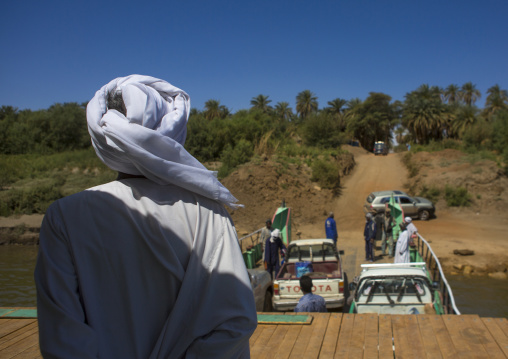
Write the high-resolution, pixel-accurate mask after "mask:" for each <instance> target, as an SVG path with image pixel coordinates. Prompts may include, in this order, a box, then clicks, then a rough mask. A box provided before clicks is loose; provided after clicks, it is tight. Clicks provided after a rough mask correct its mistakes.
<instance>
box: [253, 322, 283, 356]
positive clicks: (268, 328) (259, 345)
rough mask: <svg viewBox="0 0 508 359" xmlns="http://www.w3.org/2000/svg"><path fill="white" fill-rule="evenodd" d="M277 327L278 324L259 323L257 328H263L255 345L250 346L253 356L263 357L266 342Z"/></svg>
mask: <svg viewBox="0 0 508 359" xmlns="http://www.w3.org/2000/svg"><path fill="white" fill-rule="evenodd" d="M260 327H261V328H260ZM276 328H277V325H258V328H257V329H256V330H258V329H261V330H262V331H261V333H260V334H259V336H258V338H257V339H256V341H255V342H254V345H252V346H251V348H250V353H251V356H252V358H263V357H262V353H263V350H264V349H265V346H266V343H268V341H269V340H270V338H271V336H272V335H273V332H274V331H275V329H276Z"/></svg>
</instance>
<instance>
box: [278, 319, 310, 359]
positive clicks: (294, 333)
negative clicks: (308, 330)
mask: <svg viewBox="0 0 508 359" xmlns="http://www.w3.org/2000/svg"><path fill="white" fill-rule="evenodd" d="M302 327H303V326H302V325H291V326H289V328H288V330H287V332H286V335H285V336H284V340H283V341H282V343H280V346H279V350H278V351H277V352H276V353H275V355H274V358H277V359H287V358H289V356H290V355H291V352H292V351H293V347H294V346H295V343H296V341H297V339H298V337H299V335H300V331H301V330H302Z"/></svg>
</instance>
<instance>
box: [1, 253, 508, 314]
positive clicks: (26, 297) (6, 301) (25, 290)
mask: <svg viewBox="0 0 508 359" xmlns="http://www.w3.org/2000/svg"><path fill="white" fill-rule="evenodd" d="M37 249H38V247H37V246H13V245H10V246H1V247H0V307H35V306H36V300H35V285H34V279H33V271H34V268H35V261H36V258H37ZM447 280H448V283H449V284H450V287H451V288H452V291H453V295H454V297H455V303H456V305H457V308H458V309H459V310H460V312H461V313H462V314H478V315H479V316H481V317H494V318H508V282H507V281H506V280H496V279H491V278H488V277H483V276H482V277H479V276H472V277H463V276H451V275H449V276H448V277H447Z"/></svg>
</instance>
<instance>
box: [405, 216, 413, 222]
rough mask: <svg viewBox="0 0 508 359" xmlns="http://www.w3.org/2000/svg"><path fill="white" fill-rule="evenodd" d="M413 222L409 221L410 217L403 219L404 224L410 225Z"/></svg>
mask: <svg viewBox="0 0 508 359" xmlns="http://www.w3.org/2000/svg"><path fill="white" fill-rule="evenodd" d="M412 221H413V220H412V219H411V217H406V218H404V222H406V223H411V222H412Z"/></svg>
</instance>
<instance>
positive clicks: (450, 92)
mask: <svg viewBox="0 0 508 359" xmlns="http://www.w3.org/2000/svg"><path fill="white" fill-rule="evenodd" d="M443 96H444V98H445V101H446V102H448V104H449V105H453V104H455V103H456V102H458V101H459V99H460V88H459V86H457V85H454V84H451V85H449V86H448V87H447V88H446V89H444V91H443Z"/></svg>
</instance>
